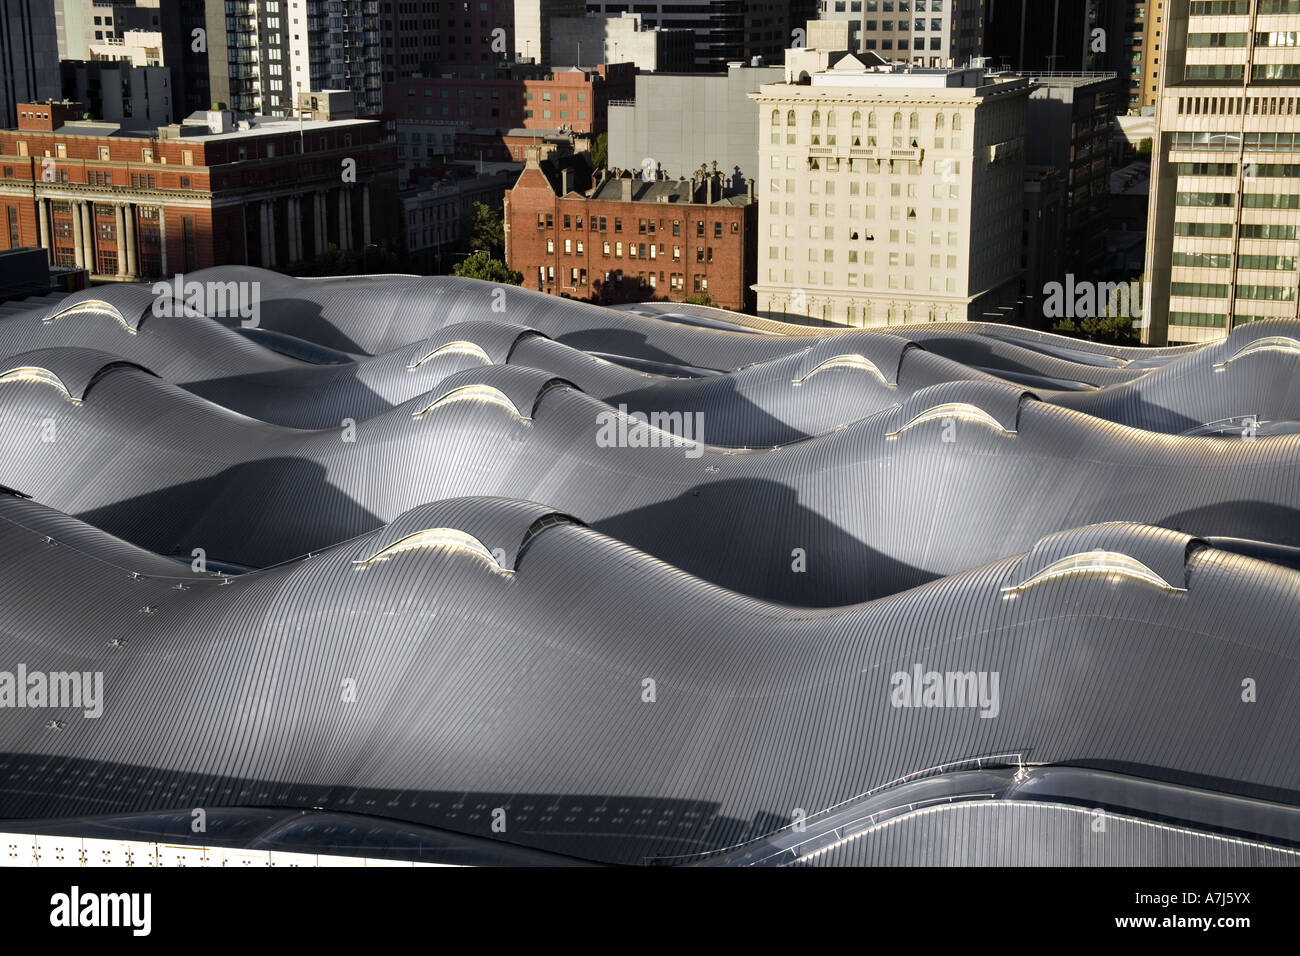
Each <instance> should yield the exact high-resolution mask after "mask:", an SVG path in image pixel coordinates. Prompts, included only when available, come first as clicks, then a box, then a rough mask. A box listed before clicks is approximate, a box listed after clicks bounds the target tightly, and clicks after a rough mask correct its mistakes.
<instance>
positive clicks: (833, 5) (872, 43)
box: [817, 0, 1037, 67]
mask: <svg viewBox="0 0 1300 956" xmlns="http://www.w3.org/2000/svg"><path fill="white" fill-rule="evenodd" d="M1036 2H1037V0H1036ZM984 4H985V0H818V3H817V17H818V19H821V20H840V21H846V22H848V24H849V49H850V50H852V51H854V52H860V51H863V50H870V51H871V52H873V53H876V54H879V55H880V56H882V57H883V58H885V59H886V60H893V61H895V62H903V63H913V64H916V65H917V66H928V67H946V66H964V65H966V64H968V63H969V62H970V60H971V58H972V57H977V56H981V55H983V53H984V26H985V24H984V14H985V6H984Z"/></svg>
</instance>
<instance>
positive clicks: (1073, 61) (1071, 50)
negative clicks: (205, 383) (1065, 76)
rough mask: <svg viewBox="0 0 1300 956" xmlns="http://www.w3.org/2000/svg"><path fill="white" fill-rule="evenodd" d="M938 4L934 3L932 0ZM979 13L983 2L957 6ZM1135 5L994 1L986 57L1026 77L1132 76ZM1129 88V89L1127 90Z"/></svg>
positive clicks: (1095, 0)
mask: <svg viewBox="0 0 1300 956" xmlns="http://www.w3.org/2000/svg"><path fill="white" fill-rule="evenodd" d="M932 2H933V0H932ZM952 2H957V3H964V4H965V5H966V6H968V7H978V6H980V5H981V3H980V0H974V2H972V0H952ZM1132 3H1133V0H988V9H987V12H986V14H987V15H986V16H985V17H984V19H985V24H984V55H985V56H986V57H987V58H988V61H989V63H990V65H993V66H998V67H1001V68H1003V69H1013V70H1020V71H1024V72H1034V73H1041V72H1061V73H1077V72H1117V73H1120V72H1122V73H1124V75H1125V76H1127V71H1126V64H1125V57H1126V55H1127V54H1126V50H1127V48H1128V43H1127V38H1128V37H1129V36H1130V35H1131V27H1130V24H1131V23H1132V16H1131V14H1130V12H1129V7H1130V6H1131V5H1132ZM1126 85H1127V84H1126Z"/></svg>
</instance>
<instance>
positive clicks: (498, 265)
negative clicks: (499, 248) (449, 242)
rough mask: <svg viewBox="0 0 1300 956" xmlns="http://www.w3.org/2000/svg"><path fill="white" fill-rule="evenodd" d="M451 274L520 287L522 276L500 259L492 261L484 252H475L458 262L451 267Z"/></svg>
mask: <svg viewBox="0 0 1300 956" xmlns="http://www.w3.org/2000/svg"><path fill="white" fill-rule="evenodd" d="M451 274H452V275H454V276H463V277H464V278H467V279H482V280H483V281H484V282H496V283H498V284H500V283H505V284H507V285H522V284H523V281H524V274H523V273H522V272H516V271H515V270H514V269H511V268H510V267H509V266H508V265H506V264H505V263H504V262H502V261H501V260H500V259H493V258H492V257H491V256H489V255H488V254H487V253H486V252H476V253H474V254H473V255H472V256H468V257H467V258H466V259H465V260H464V261H463V262H458V263H456V265H455V266H454V267H452V270H451Z"/></svg>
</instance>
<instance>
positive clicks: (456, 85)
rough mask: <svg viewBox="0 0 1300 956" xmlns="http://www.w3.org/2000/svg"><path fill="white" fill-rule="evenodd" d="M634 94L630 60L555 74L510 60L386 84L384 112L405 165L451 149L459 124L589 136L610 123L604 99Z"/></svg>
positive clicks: (478, 128)
mask: <svg viewBox="0 0 1300 956" xmlns="http://www.w3.org/2000/svg"><path fill="white" fill-rule="evenodd" d="M635 94H636V67H634V66H633V65H632V64H631V63H611V64H602V65H601V66H596V67H591V68H587V69H578V68H577V67H574V68H572V69H567V70H559V71H557V72H555V73H548V72H546V71H545V70H542V69H540V68H538V67H534V66H522V67H518V66H516V67H510V68H502V69H496V70H485V71H479V72H474V73H469V72H467V73H460V74H457V75H456V76H435V77H427V78H413V79H406V80H399V81H397V82H395V83H389V84H388V85H387V86H385V87H384V112H385V113H386V114H388V115H391V116H392V117H393V120H394V123H395V126H396V129H397V144H398V156H399V158H400V159H401V161H402V162H403V163H405V164H407V165H408V166H410V165H418V164H419V162H420V161H422V160H429V159H433V158H435V157H438V156H447V155H451V154H452V153H453V151H454V150H455V149H456V148H457V146H456V145H454V144H456V141H457V139H458V134H460V133H461V132H462V131H470V130H474V131H488V130H499V131H501V132H502V133H505V132H507V131H518V130H537V131H538V132H539V133H540V132H552V133H553V132H555V131H557V130H560V129H566V130H567V131H570V132H573V133H576V134H579V135H582V134H589V135H595V134H597V133H601V132H604V131H605V130H606V129H607V128H608V119H609V103H610V101H611V100H630V99H632V98H633V97H634V96H635ZM498 142H500V141H498ZM465 148H467V147H465ZM494 148H495V144H494ZM506 148H507V149H508V148H509V147H508V146H507V147H506ZM498 152H499V150H498ZM497 158H503V157H501V156H498V157H497ZM521 161H522V160H521Z"/></svg>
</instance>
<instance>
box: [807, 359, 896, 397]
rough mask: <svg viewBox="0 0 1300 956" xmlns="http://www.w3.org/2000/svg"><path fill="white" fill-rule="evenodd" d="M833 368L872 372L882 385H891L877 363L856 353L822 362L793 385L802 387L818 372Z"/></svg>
mask: <svg viewBox="0 0 1300 956" xmlns="http://www.w3.org/2000/svg"><path fill="white" fill-rule="evenodd" d="M833 368H851V369H854V370H856V371H859V372H870V373H871V374H872V375H874V376H875V377H876V378H878V379H880V382H881V384H883V385H889V382H888V381H887V380H886V379H885V376H884V374H883V373H882V372H881V371H880V369H878V368H877V367H876V363H875V362H873V361H871V359H869V358H867V357H866V356H865V355H859V354H857V353H856V352H854V353H852V354H847V353H846V354H844V355H836V356H834V357H832V358H828V359H827V360H826V361H825V362H822V363H821V364H820V365H818V366H817V367H816V368H814V369H813V370H812V371H811V372H809V373H808V374H807V375H805V376H804V377H803V378H797V379H795V380H794V383H793V384H795V385H802V384H803V383H804V382H806V381H808V379H810V378H812V377H813V376H814V375H816V374H817V373H818V372H825V371H828V370H830V369H833ZM889 387H890V388H893V387H895V386H892V385H889Z"/></svg>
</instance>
